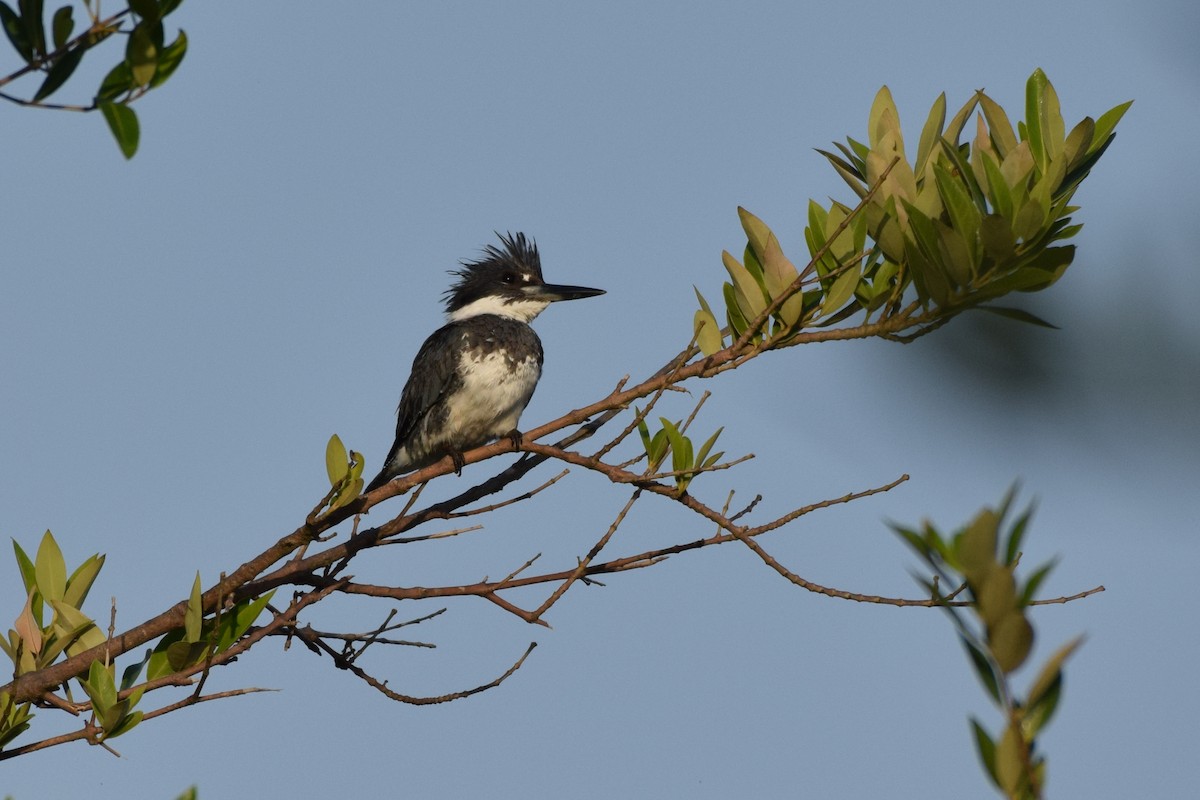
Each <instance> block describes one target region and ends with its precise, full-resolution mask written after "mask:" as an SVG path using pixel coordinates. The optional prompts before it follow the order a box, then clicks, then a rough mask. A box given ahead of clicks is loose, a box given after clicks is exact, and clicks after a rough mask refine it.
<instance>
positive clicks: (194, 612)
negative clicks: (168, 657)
mask: <svg viewBox="0 0 1200 800" xmlns="http://www.w3.org/2000/svg"><path fill="white" fill-rule="evenodd" d="M203 621H204V605H203V602H202V598H201V591H200V573H199V572H197V573H196V580H195V581H193V582H192V594H191V596H190V597H189V598H188V604H187V611H186V612H185V613H184V615H183V630H184V637H183V638H184V641H185V642H198V641H200V630H201V625H202V623H203Z"/></svg>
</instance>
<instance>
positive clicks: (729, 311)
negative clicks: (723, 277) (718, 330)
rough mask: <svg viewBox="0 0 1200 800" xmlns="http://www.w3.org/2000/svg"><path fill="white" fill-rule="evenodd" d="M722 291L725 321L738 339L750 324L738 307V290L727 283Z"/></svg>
mask: <svg viewBox="0 0 1200 800" xmlns="http://www.w3.org/2000/svg"><path fill="white" fill-rule="evenodd" d="M721 291H722V295H723V297H724V299H725V319H726V320H727V321H728V322H729V329H730V330H731V331H732V332H733V337H734V338H735V339H736V338H738V337H740V336H741V335H742V334H743V333H745V332H746V328H748V327H750V324H749V323H748V322H747V321H746V317H745V316H744V315H743V314H742V310H741V308H740V307H739V306H738V300H737V290H736V289H735V288H734V287H733V284H732V283H729V282H728V281H726V282H725V284H724V285H723V286H722V287H721Z"/></svg>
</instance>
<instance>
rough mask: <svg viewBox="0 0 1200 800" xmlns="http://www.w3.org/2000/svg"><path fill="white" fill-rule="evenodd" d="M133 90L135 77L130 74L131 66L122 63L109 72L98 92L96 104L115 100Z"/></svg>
mask: <svg viewBox="0 0 1200 800" xmlns="http://www.w3.org/2000/svg"><path fill="white" fill-rule="evenodd" d="M132 89H133V75H132V74H131V73H130V72H129V64H127V63H126V62H124V61H122V62H121V63H119V64H117V65H116V66H115V67H113V68H112V69H110V70H109V71H108V74H107V75H105V76H104V80H103V81H101V82H100V88H99V89H97V90H96V103H97V105H99V104H100V103H102V102H104V101H105V100H115V99H116V98H117V97H119V96H120V95H122V94H124V93H126V92H128V91H131V90H132Z"/></svg>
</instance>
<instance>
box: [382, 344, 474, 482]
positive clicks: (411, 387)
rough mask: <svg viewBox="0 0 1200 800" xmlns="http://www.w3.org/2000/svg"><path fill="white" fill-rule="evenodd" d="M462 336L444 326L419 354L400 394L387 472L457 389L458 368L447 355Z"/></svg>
mask: <svg viewBox="0 0 1200 800" xmlns="http://www.w3.org/2000/svg"><path fill="white" fill-rule="evenodd" d="M460 335H462V334H461V332H459V331H456V330H455V329H454V328H453V326H451V325H444V326H442V327H441V328H438V329H437V330H436V331H434V332H433V334H431V335H430V337H429V338H428V339H426V340H425V344H423V345H421V349H420V350H418V351H417V357H416V358H414V359H413V366H412V373H411V374H410V375H409V377H408V383H406V384H405V385H404V391H403V392H402V393H401V395H400V406H399V408H398V409H397V410H396V441H395V442H393V443H392V449H391V450H390V451H389V452H388V456H387V459H386V460H385V461H384V465H385V466H384V469H385V470H386V469H387V468H388V467H390V466H391V464H392V460H393V459H394V458H395V457H396V454H397V452H398V451H399V450H400V448H402V447H404V445H405V444H407V442H408V440H409V437H411V436H412V435H413V432H414V431H416V430H417V426H418V425H420V424H421V420H423V419H424V418H425V416H426V415H427V414H428V413H429V410H430V409H431V408H433V406H434V405H435V404H436V403H437V401H438V398H440V397H441V396H442V395H444V394H446V393H447V392H448V391H450V389H451V388H452V387H453V384H454V381H455V380H456V376H455V368H456V367H457V366H458V365H457V363H456V360H455V359H447V358H445V355H446V353H447V352H453V347H452V346H451V345H453V344H454V342H453V338H454V337H455V336H460Z"/></svg>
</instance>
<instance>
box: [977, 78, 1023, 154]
mask: <svg viewBox="0 0 1200 800" xmlns="http://www.w3.org/2000/svg"><path fill="white" fill-rule="evenodd" d="M979 106H980V108H982V109H983V117H984V119H986V120H987V124H988V133H990V134H991V137H992V144H993V145H994V146H995V148H996V152H997V153H999V154H1000V158H1001V159H1003V158H1005V157H1006V156H1007V155H1008V154H1009V153H1010V152H1011V151H1012V150H1013V149H1014V148H1016V147H1017V137H1016V134H1014V133H1013V127H1012V123H1011V122H1009V121H1008V114H1006V113H1005V111H1004V109H1003V108H1001V107H1000V105H999V104H998V103H996V101H994V100H992V98H990V97H988V96H987V95H986V94H983V93H982V92H981V93H980V94H979Z"/></svg>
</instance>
